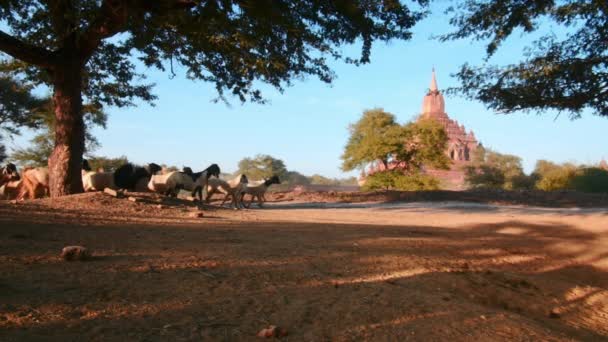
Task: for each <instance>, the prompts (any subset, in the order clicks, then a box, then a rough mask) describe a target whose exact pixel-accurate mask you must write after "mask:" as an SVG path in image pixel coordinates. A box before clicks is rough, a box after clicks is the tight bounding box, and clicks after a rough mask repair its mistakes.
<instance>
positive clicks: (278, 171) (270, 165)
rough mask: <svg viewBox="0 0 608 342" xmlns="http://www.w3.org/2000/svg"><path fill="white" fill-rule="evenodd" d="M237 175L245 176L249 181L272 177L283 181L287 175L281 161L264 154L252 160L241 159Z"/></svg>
mask: <svg viewBox="0 0 608 342" xmlns="http://www.w3.org/2000/svg"><path fill="white" fill-rule="evenodd" d="M237 173H243V174H246V175H247V177H248V178H250V179H258V180H259V179H267V178H270V177H272V176H274V175H277V176H279V178H280V179H283V178H285V175H286V174H287V168H286V167H285V163H284V162H283V161H282V160H281V159H277V158H274V157H272V156H269V155H266V154H258V155H256V156H255V157H254V158H243V159H241V161H239V164H238V171H237Z"/></svg>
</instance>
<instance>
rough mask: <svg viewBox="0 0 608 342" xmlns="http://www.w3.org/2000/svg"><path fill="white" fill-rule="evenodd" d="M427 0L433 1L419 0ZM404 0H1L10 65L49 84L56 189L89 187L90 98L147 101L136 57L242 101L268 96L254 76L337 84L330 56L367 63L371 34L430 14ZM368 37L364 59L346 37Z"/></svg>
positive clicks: (2, 41) (3, 44)
mask: <svg viewBox="0 0 608 342" xmlns="http://www.w3.org/2000/svg"><path fill="white" fill-rule="evenodd" d="M416 2H417V3H418V4H420V5H426V3H427V0H418V1H416ZM422 16H423V13H422V12H416V11H412V10H410V9H409V8H408V7H407V6H405V5H403V4H401V3H400V2H399V1H396V0H384V1H379V0H377V1H326V0H300V1H286V0H274V1H270V0H260V1H217V0H209V1H195V0H156V1H153V0H124V1H118V0H81V1H70V0H57V1H41V0H27V1H3V2H1V3H0V20H2V22H3V23H4V24H5V25H4V27H6V28H7V32H8V33H7V32H3V31H0V51H3V52H4V53H6V54H8V55H10V56H11V57H12V58H14V60H11V61H9V62H8V63H6V64H5V65H4V66H3V69H4V70H7V71H11V72H14V73H17V74H19V75H21V76H22V77H24V78H25V79H26V80H27V81H29V82H31V83H32V84H34V85H39V84H44V85H47V86H49V87H51V88H52V90H53V103H54V109H55V117H56V122H57V125H56V127H55V141H54V148H53V153H52V155H51V157H50V159H49V170H50V192H51V196H52V197H56V196H62V195H66V194H70V193H75V192H80V191H82V184H81V183H82V182H81V180H80V164H81V161H82V154H83V152H84V148H85V143H84V142H85V129H84V120H83V115H82V113H83V112H82V103H83V97H84V99H85V100H86V101H87V102H89V103H92V104H94V105H98V106H101V105H112V106H118V107H122V106H128V105H133V104H134V103H135V102H134V101H135V99H142V100H143V101H147V102H151V101H153V100H154V99H155V97H154V95H152V94H151V87H152V85H150V84H145V83H140V82H138V80H139V79H142V78H143V77H144V75H141V74H138V73H137V72H136V68H135V64H134V62H133V60H134V59H135V58H137V59H139V60H140V61H141V62H143V64H145V66H146V67H154V68H157V69H160V70H166V69H169V70H170V72H171V74H172V75H174V73H173V70H174V69H173V65H174V64H179V65H182V66H183V67H184V68H185V70H186V75H187V77H189V78H191V79H199V80H203V81H207V82H212V83H214V84H215V88H216V90H217V92H218V94H219V97H220V98H223V95H224V92H225V91H228V92H230V93H231V94H233V95H235V96H237V97H238V98H239V99H240V100H242V101H245V100H247V99H249V100H253V101H262V100H263V98H262V95H261V92H260V90H259V89H258V88H256V86H257V85H258V84H259V83H258V82H256V81H262V82H265V83H269V84H271V85H272V86H274V87H276V88H278V89H279V90H281V91H282V90H283V87H284V86H286V85H289V84H290V81H291V80H292V79H294V78H301V77H304V76H306V75H312V76H316V77H318V78H319V79H321V80H322V81H324V82H331V81H332V79H333V77H334V75H333V73H332V71H331V70H330V68H329V67H328V66H327V63H326V60H327V57H331V58H333V59H342V60H344V61H346V62H349V63H354V64H357V65H358V64H361V63H368V62H369V61H370V52H371V47H372V42H373V41H375V40H382V41H389V40H392V39H403V40H407V39H409V38H410V37H411V32H410V31H409V30H410V28H411V27H412V26H413V25H414V24H415V23H416V22H417V21H418V20H419V19H420V18H422ZM353 43H361V55H360V57H358V58H351V57H349V56H344V55H342V53H341V50H340V47H341V46H342V45H344V44H353Z"/></svg>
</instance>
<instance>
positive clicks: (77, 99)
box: [49, 59, 85, 197]
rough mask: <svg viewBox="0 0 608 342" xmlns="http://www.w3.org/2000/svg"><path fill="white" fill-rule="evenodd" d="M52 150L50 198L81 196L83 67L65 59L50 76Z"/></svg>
mask: <svg viewBox="0 0 608 342" xmlns="http://www.w3.org/2000/svg"><path fill="white" fill-rule="evenodd" d="M53 81H54V82H53V83H54V93H53V105H54V107H55V119H56V126H55V148H54V150H53V153H52V154H51V156H50V158H49V175H50V193H51V197H60V196H65V195H69V194H74V193H79V192H82V191H83V189H82V177H81V171H80V170H81V167H82V154H83V153H84V130H85V127H84V119H83V113H82V95H81V92H82V65H81V63H79V62H78V61H76V60H74V59H67V60H65V61H64V64H63V65H61V66H60V67H58V68H56V69H55V70H54V72H53Z"/></svg>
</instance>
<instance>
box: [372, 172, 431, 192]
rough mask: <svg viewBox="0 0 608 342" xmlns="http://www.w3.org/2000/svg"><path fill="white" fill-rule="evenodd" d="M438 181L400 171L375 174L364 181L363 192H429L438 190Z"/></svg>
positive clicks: (418, 174) (414, 173)
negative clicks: (392, 190)
mask: <svg viewBox="0 0 608 342" xmlns="http://www.w3.org/2000/svg"><path fill="white" fill-rule="evenodd" d="M439 185H440V183H439V180H438V179H437V178H435V177H432V176H430V175H425V174H422V173H420V172H409V173H403V172H402V171H401V170H386V171H381V172H375V173H374V174H372V175H370V176H368V177H367V178H366V179H365V184H364V185H363V189H364V190H382V189H385V190H390V189H395V190H403V191H431V190H439V188H440V186H439Z"/></svg>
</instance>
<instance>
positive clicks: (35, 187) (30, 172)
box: [17, 167, 49, 200]
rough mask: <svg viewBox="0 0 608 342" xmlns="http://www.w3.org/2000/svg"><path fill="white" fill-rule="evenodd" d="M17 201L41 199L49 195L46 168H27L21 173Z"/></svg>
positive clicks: (47, 171)
mask: <svg viewBox="0 0 608 342" xmlns="http://www.w3.org/2000/svg"><path fill="white" fill-rule="evenodd" d="M21 178H22V182H21V185H20V187H21V189H20V191H19V195H18V196H17V200H24V199H25V198H26V196H27V197H28V198H29V199H34V198H41V197H45V196H48V194H49V170H48V168H46V167H36V168H32V167H27V168H24V169H23V172H22V176H21Z"/></svg>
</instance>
